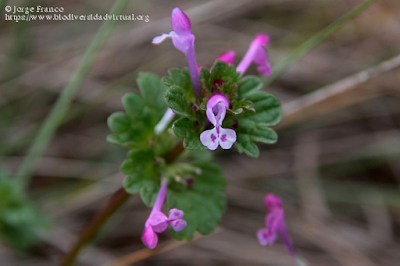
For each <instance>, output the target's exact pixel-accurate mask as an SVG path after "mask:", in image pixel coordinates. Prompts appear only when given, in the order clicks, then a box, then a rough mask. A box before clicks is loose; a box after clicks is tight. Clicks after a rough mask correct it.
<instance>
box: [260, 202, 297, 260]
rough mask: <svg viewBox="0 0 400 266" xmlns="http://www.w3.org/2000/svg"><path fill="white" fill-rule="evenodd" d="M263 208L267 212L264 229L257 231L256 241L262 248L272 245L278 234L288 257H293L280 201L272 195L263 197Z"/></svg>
mask: <svg viewBox="0 0 400 266" xmlns="http://www.w3.org/2000/svg"><path fill="white" fill-rule="evenodd" d="M265 207H266V208H267V210H268V212H269V213H268V214H267V215H266V216H265V225H266V228H262V229H259V230H258V231H257V238H258V241H259V242H260V244H261V245H262V246H266V245H272V244H274V243H275V241H276V239H277V237H278V234H279V236H280V237H281V238H282V241H283V242H284V243H285V245H286V248H287V250H288V251H289V253H290V255H292V256H293V257H295V252H294V248H293V244H292V241H291V239H290V236H289V233H288V232H287V229H286V225H285V213H284V211H283V208H282V201H281V199H280V198H279V197H277V196H275V195H274V194H268V195H266V196H265Z"/></svg>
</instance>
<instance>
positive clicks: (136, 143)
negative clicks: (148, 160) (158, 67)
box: [107, 73, 167, 148]
mask: <svg viewBox="0 0 400 266" xmlns="http://www.w3.org/2000/svg"><path fill="white" fill-rule="evenodd" d="M137 83H138V87H139V90H140V91H141V93H142V96H139V95H137V94H135V93H127V94H126V95H124V97H123V98H122V104H123V106H124V108H125V112H126V113H122V112H117V113H114V114H112V115H110V116H109V118H108V120H107V123H108V126H109V128H110V129H111V130H112V131H113V132H114V134H113V135H110V136H108V137H107V140H108V141H110V142H112V143H114V144H118V145H121V146H124V147H130V148H138V147H143V146H146V145H147V142H148V141H149V140H150V139H151V138H152V137H153V133H154V127H155V125H156V124H157V123H158V122H159V121H160V119H161V117H162V115H163V113H164V112H165V110H166V109H167V106H166V104H165V101H164V95H165V92H166V90H167V88H166V87H165V86H164V85H163V84H161V81H160V79H159V78H158V77H157V76H156V75H154V74H151V73H140V74H139V77H138V79H137Z"/></svg>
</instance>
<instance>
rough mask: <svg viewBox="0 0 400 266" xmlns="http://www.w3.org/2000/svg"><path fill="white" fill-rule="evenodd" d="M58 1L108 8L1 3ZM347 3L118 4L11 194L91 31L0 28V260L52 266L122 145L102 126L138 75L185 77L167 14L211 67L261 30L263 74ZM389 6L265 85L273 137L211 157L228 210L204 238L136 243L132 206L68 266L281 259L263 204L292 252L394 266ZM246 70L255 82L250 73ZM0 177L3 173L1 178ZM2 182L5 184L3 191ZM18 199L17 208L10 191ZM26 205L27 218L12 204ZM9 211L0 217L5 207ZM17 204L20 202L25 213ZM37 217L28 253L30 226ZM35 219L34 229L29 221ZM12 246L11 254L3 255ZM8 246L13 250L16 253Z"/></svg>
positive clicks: (394, 28) (58, 24)
mask: <svg viewBox="0 0 400 266" xmlns="http://www.w3.org/2000/svg"><path fill="white" fill-rule="evenodd" d="M2 2H4V3H2V4H4V5H11V6H14V5H16V6H22V7H26V6H36V5H42V6H49V7H51V6H52V7H55V6H58V7H63V8H64V14H69V13H73V14H85V15H88V14H96V13H97V14H102V15H104V14H106V13H107V12H108V11H109V10H110V8H111V7H112V5H113V3H114V1H111V0H107V1H90V0H68V1H67V0H60V1H39V0H38V1H34V0H28V1H16V0H15V1H14V0H13V1H8V3H7V1H2ZM361 3H362V1H361V0H313V1H310V0H261V1H260V0H238V1H229V0H215V1H197V0H195V1H183V0H177V1H162V0H152V1H149V0H136V1H128V3H127V5H126V6H125V8H124V10H123V14H132V13H133V14H135V15H143V16H145V15H148V16H149V22H145V21H118V22H117V23H116V25H115V28H114V29H113V31H112V32H111V34H110V36H109V38H108V39H107V42H106V43H105V45H104V47H103V48H102V50H101V51H100V53H99V54H97V55H96V60H95V62H94V64H93V67H92V68H91V70H90V74H89V75H87V76H85V79H84V83H83V84H82V86H79V90H78V92H77V94H76V96H75V98H74V100H73V102H72V105H71V108H70V109H69V110H68V112H67V115H66V117H65V118H64V120H63V123H62V124H61V125H60V127H59V129H58V131H57V133H56V135H55V137H54V138H53V139H52V141H51V142H50V144H49V146H48V148H47V149H46V151H45V154H44V156H43V157H42V158H41V160H40V161H39V163H38V165H37V167H36V168H35V171H34V175H33V177H32V179H30V181H29V187H28V194H27V195H23V196H21V195H20V194H21V193H22V192H20V191H19V190H18V189H16V188H15V186H14V185H12V184H11V183H12V181H7V180H9V179H12V178H13V175H14V174H15V173H16V172H17V170H18V167H19V166H20V165H21V163H22V162H23V160H24V156H25V155H26V154H27V151H28V149H29V146H30V144H31V143H32V140H33V137H34V136H35V134H36V133H37V130H38V127H39V126H40V125H41V123H42V122H43V121H44V120H45V118H46V115H48V114H49V112H50V110H51V108H52V106H53V104H54V103H55V101H56V99H57V97H58V96H59V94H60V92H61V91H62V90H63V89H64V88H65V86H66V84H67V83H68V82H69V80H70V79H71V76H72V74H73V72H74V71H75V69H76V68H77V66H78V64H79V62H80V60H81V59H82V55H83V54H84V51H85V49H86V47H87V46H88V45H89V43H90V41H91V40H92V38H93V37H94V35H95V33H96V31H97V30H98V29H99V27H100V26H101V23H102V22H101V21H54V20H53V21H29V22H27V21H20V22H18V23H17V22H15V21H6V20H5V17H4V7H2V10H1V14H2V18H1V21H0V168H1V172H2V173H3V174H2V175H3V177H2V178H1V179H0V180H2V181H1V182H3V183H4V184H3V185H2V188H1V189H0V192H1V193H0V201H1V202H0V216H1V217H0V218H1V219H0V220H1V222H0V231H1V235H2V242H1V244H0V265H30V266H31V265H32V266H35V265H56V264H57V263H59V261H60V260H61V258H62V257H63V256H64V254H65V252H66V251H67V250H68V249H69V248H70V247H71V246H72V244H73V243H74V241H75V240H76V238H77V236H78V235H79V233H80V232H81V230H82V228H83V227H84V225H85V224H86V223H87V222H88V221H89V220H90V219H91V217H92V216H93V215H94V214H96V212H97V211H98V210H99V209H100V208H101V207H102V206H104V204H105V203H106V202H107V200H108V199H109V197H110V195H111V194H112V193H113V192H114V191H115V190H117V189H118V188H120V186H121V181H122V179H123V175H122V174H121V173H120V171H119V164H120V163H121V162H122V161H123V160H124V159H125V157H126V152H127V150H125V149H123V148H121V147H118V146H116V145H113V144H110V143H108V142H106V136H107V135H108V134H110V130H109V129H108V127H107V124H106V120H107V117H108V116H109V115H110V114H111V113H113V112H115V111H120V110H122V105H121V96H122V95H124V94H125V93H126V92H130V91H136V90H137V86H136V82H135V80H136V78H137V74H138V72H140V71H151V72H155V73H157V74H158V75H160V76H164V75H166V74H167V70H168V68H171V67H184V66H186V61H185V58H184V56H183V55H182V54H181V53H180V52H179V51H177V50H176V49H174V47H173V45H172V44H171V43H170V42H166V43H165V44H163V45H160V46H154V45H152V44H151V39H152V38H153V37H154V36H156V35H159V34H160V33H162V32H169V31H170V30H171V29H170V13H171V10H172V8H174V7H176V6H178V7H180V8H181V9H183V10H184V11H185V12H187V14H188V15H189V17H190V18H191V20H192V30H193V32H194V34H195V35H196V52H197V60H198V63H199V64H201V65H204V66H211V65H212V64H213V62H214V60H215V58H216V57H217V56H218V55H219V54H220V53H221V52H224V51H227V50H230V49H233V50H235V51H236V54H237V57H238V58H237V62H238V61H239V60H240V58H241V57H242V56H243V55H244V53H245V52H246V50H247V48H248V46H249V43H250V42H251V40H252V38H253V37H254V35H255V34H257V33H259V32H265V33H268V34H269V35H270V37H271V43H270V45H269V46H268V52H269V57H270V61H271V64H272V66H273V67H274V66H275V65H276V64H277V63H278V62H281V61H282V60H283V59H285V58H286V57H287V56H288V54H289V53H290V52H292V51H293V50H295V49H296V48H297V47H298V46H299V45H301V44H302V43H303V42H304V41H306V40H307V39H309V38H310V37H311V36H313V35H314V34H315V33H317V32H318V31H320V30H322V29H323V28H325V27H326V26H328V25H329V24H331V23H332V22H334V21H336V20H337V19H338V18H340V17H341V16H342V15H344V14H346V13H347V12H349V11H350V10H351V9H352V8H354V7H355V6H357V5H359V4H361ZM399 53H400V1H396V0H392V1H389V0H388V1H384V0H381V1H377V3H375V4H373V5H372V6H371V7H369V8H368V9H367V10H366V11H364V12H363V13H362V14H361V15H359V16H358V17H357V18H356V19H354V20H352V21H351V22H349V23H347V24H346V25H345V26H344V27H343V28H342V29H340V30H339V31H338V32H336V33H335V34H333V35H332V36H331V37H329V38H328V39H327V40H326V41H324V42H322V43H321V44H319V45H318V47H317V48H316V49H313V50H312V51H311V52H310V53H308V54H307V55H305V56H304V57H303V58H302V59H300V60H298V61H296V62H295V63H294V64H293V65H292V66H291V67H290V68H289V69H288V71H286V72H285V73H284V74H283V75H282V76H280V77H279V78H278V79H276V80H275V81H274V82H273V83H271V84H270V85H269V86H268V87H266V88H265V90H267V91H269V92H271V93H273V94H275V95H277V96H278V97H279V98H280V99H281V101H282V103H283V108H284V112H285V117H284V119H283V121H282V123H281V125H280V126H279V127H277V131H278V133H279V142H278V143H277V144H275V145H264V146H261V147H260V149H261V155H260V157H259V158H258V159H253V158H249V157H246V156H244V155H242V156H241V155H239V154H237V153H235V152H232V151H227V152H225V151H224V152H221V151H220V152H218V153H217V154H216V160H217V161H218V162H219V163H220V164H221V165H222V166H223V168H224V171H225V175H226V178H227V180H228V188H227V198H228V208H227V211H226V213H225V215H224V218H223V221H222V223H221V224H220V227H219V228H218V229H217V230H216V232H215V233H214V234H212V235H209V236H206V237H201V236H200V237H198V238H196V239H195V240H194V241H192V242H191V243H186V242H176V241H174V240H172V239H171V238H170V237H169V236H168V234H163V235H161V239H160V244H161V245H159V248H157V249H156V250H153V251H150V250H147V249H145V248H144V246H143V244H142V243H141V240H140V236H141V233H142V230H143V223H144V221H145V219H146V218H147V216H148V214H149V209H148V208H146V207H145V206H144V205H143V203H142V202H141V200H140V198H139V197H138V196H134V197H132V198H131V199H129V201H128V202H127V203H126V204H125V205H124V206H123V207H122V208H121V209H120V210H119V211H118V212H117V213H116V214H115V215H114V216H113V217H112V218H111V220H110V221H109V222H108V223H107V224H106V225H105V227H104V228H103V230H102V231H101V233H100V234H99V235H98V236H97V237H96V239H95V241H94V242H93V243H92V245H90V246H89V247H87V248H86V249H84V250H83V252H82V253H81V254H80V256H79V258H78V260H77V263H76V265H88V266H89V265H105V264H106V265H294V262H293V261H292V259H291V258H290V256H289V255H288V253H287V252H286V250H285V247H284V245H282V242H281V241H279V240H278V241H277V244H275V245H273V246H268V247H261V246H260V245H259V244H258V241H257V239H256V235H255V234H256V231H257V229H258V228H261V227H263V226H264V216H265V208H264V204H263V197H264V195H265V194H266V193H271V192H272V193H275V194H277V195H279V196H281V197H282V198H283V200H284V208H285V210H286V221H287V226H288V230H289V232H290V233H291V236H292V238H293V241H294V244H295V247H296V248H297V252H298V254H299V255H300V256H301V257H303V258H304V259H306V260H307V261H308V263H309V265H326V266H339V265H343V266H355V265H357V266H358V265H360V266H361V265H362V266H373V265H377V266H378V265H379V266H380V265H382V266H383V265H388V266H389V265H390V266H393V265H398V263H399V261H400V241H399V240H400V239H399V234H400V159H399V158H400V90H399V86H400V56H399ZM248 73H250V74H256V71H255V69H254V68H251V69H250V70H249V72H248ZM7 178H8V179H7ZM10 182H11V183H10ZM20 196H21V197H23V199H19V197H20ZM24 204H26V205H27V206H33V207H34V208H36V209H37V210H38V212H39V213H40V215H39V216H38V215H37V214H36V213H31V211H30V210H27V209H26V208H28V207H26V208H25V207H24V206H25V205H24ZM10 206H11V208H14V209H13V210H15V211H14V212H9V211H7V210H8V209H7V208H10ZM28 209H29V208H28ZM43 217H45V218H44V220H45V223H46V224H47V226H46V227H45V230H43V231H41V232H40V233H39V234H38V237H39V242H37V243H36V244H35V245H34V247H33V249H30V250H29V251H27V249H26V247H25V245H26V244H27V243H30V238H31V237H33V235H32V234H33V233H32V232H31V231H30V228H31V225H32V223H36V222H38V223H41V221H40V220H41V219H43ZM39 221H40V222H39ZM10 244H11V245H10ZM21 250H22V251H21Z"/></svg>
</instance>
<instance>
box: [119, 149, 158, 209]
mask: <svg viewBox="0 0 400 266" xmlns="http://www.w3.org/2000/svg"><path fill="white" fill-rule="evenodd" d="M121 171H122V172H123V173H124V174H126V175H128V176H127V177H126V178H125V179H124V181H123V187H124V188H125V190H126V191H127V192H128V193H130V194H136V193H140V197H141V198H142V200H143V202H144V203H145V204H146V205H148V206H150V205H151V203H152V202H153V199H155V197H156V195H157V192H158V189H159V178H158V176H157V166H156V165H155V154H154V151H153V150H152V149H140V150H132V151H130V152H129V154H128V159H127V160H125V161H124V162H123V163H122V166H121Z"/></svg>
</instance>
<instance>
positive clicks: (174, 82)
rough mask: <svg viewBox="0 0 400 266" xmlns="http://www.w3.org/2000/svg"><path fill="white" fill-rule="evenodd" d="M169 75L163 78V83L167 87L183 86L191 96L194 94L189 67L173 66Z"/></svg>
mask: <svg viewBox="0 0 400 266" xmlns="http://www.w3.org/2000/svg"><path fill="white" fill-rule="evenodd" d="M168 73H169V76H168V77H164V78H163V83H164V84H165V85H166V86H167V87H178V88H181V89H182V90H183V91H184V92H185V93H186V95H188V97H189V98H191V97H192V96H193V87H192V82H191V80H190V74H189V69H188V68H183V69H178V68H173V69H171V70H169V72H168Z"/></svg>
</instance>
